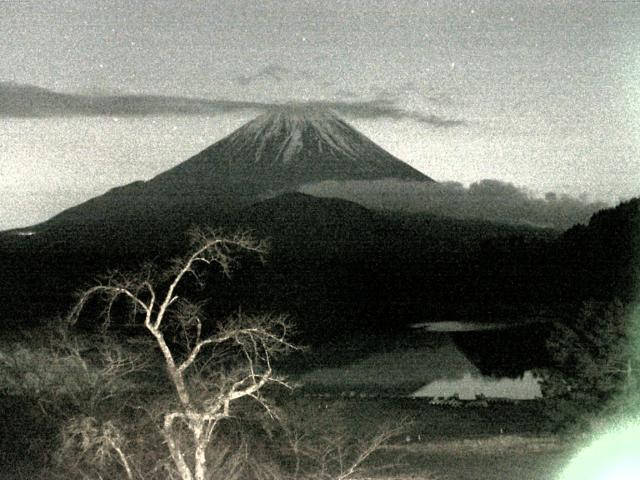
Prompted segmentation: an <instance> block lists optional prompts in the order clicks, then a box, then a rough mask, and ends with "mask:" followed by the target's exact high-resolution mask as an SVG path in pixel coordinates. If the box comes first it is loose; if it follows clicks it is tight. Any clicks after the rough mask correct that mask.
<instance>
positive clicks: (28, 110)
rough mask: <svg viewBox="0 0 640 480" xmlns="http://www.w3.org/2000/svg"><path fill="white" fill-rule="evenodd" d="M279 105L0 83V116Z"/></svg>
mask: <svg viewBox="0 0 640 480" xmlns="http://www.w3.org/2000/svg"><path fill="white" fill-rule="evenodd" d="M290 104H292V105H297V106H302V107H305V106H308V107H312V108H321V109H329V110H334V111H335V112H336V113H338V114H341V115H344V116H347V117H350V118H354V119H374V118H388V119H394V120H401V119H408V120H413V121H416V122H419V123H423V124H427V125H431V126H435V127H453V126H458V125H462V124H464V121H462V120H456V119H447V118H441V117H438V116H435V115H431V114H426V113H422V112H418V111H413V110H406V109H403V108H401V107H399V106H398V105H396V104H395V103H394V102H393V101H391V100H370V101H311V102H298V103H295V102H290ZM282 106H283V104H282V103H275V102H252V101H242V100H229V99H211V100H210V99H204V98H188V97H174V96H163V95H125V94H118V95H80V94H67V93H58V92H54V91H51V90H47V89H45V88H40V87H36V86H33V85H23V84H17V83H12V82H0V117H5V118H6V117H14V118H29V117H72V116H87V117H90V116H93V117H95V116H146V115H163V114H178V115H214V114H220V113H228V112H238V111H253V112H267V111H269V110H271V109H274V108H282Z"/></svg>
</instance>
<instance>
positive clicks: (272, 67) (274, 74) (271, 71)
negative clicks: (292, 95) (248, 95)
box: [234, 63, 291, 86]
mask: <svg viewBox="0 0 640 480" xmlns="http://www.w3.org/2000/svg"><path fill="white" fill-rule="evenodd" d="M290 73H291V70H289V69H288V68H286V67H283V66H282V65H278V64H276V63H271V64H269V65H267V66H266V67H264V68H261V69H260V70H258V71H257V72H256V73H254V74H253V75H239V76H237V77H235V79H234V80H235V81H236V83H238V84H239V85H243V86H244V85H250V84H252V83H254V82H256V81H258V80H264V79H267V80H275V81H276V82H280V81H282V80H283V79H284V77H286V76H287V75H289V74H290Z"/></svg>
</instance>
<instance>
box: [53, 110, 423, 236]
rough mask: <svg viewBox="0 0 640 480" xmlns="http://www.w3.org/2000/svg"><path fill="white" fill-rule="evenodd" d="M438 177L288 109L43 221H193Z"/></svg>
mask: <svg viewBox="0 0 640 480" xmlns="http://www.w3.org/2000/svg"><path fill="white" fill-rule="evenodd" d="M381 178H397V179H411V180H418V181H433V180H431V179H430V178H429V177H427V176H426V175H424V174H422V173H420V172H419V171H418V170H415V169H414V168H412V167H410V166H409V165H407V164H406V163H404V162H402V161H401V160H399V159H397V158H396V157H394V156H393V155H391V154H390V153H388V152H386V151H385V150H384V149H382V148H381V147H379V146H378V145H376V144H375V143H373V142H372V141H371V140H369V139H368V138H367V137H365V136H364V135H362V134H361V133H359V132H358V131H357V130H355V129H354V128H352V127H351V126H349V125H348V124H347V123H345V122H344V121H342V120H341V119H339V118H338V117H336V116H335V115H334V114H332V113H330V112H326V111H321V110H304V109H301V108H295V107H287V108H284V107H283V108H282V109H280V110H276V111H273V112H270V113H267V114H264V115H261V116H260V117H258V118H256V119H255V120H253V121H251V122H249V123H247V124H246V125H244V126H242V127H241V128H239V129H238V130H236V131H235V132H233V133H232V134H231V135H229V136H227V137H225V138H223V139H222V140H220V141H218V142H217V143H215V144H213V145H211V146H210V147H208V148H207V149H205V150H203V151H202V152H200V153H198V154H197V155H195V156H194V157H192V158H190V159H188V160H186V161H184V162H182V163H181V164H179V165H177V166H175V167H174V168H172V169H170V170H167V171H166V172H163V173H161V174H159V175H158V176H156V177H154V178H152V179H151V180H149V181H139V182H134V183H131V184H129V185H125V186H122V187H118V188H114V189H112V190H110V191H109V192H107V193H105V194H104V195H101V196H99V197H96V198H93V199H91V200H89V201H87V202H85V203H83V204H80V205H78V206H76V207H73V208H70V209H68V210H66V211H64V212H62V213H61V214H59V215H57V216H55V217H53V218H52V219H51V220H49V221H48V222H45V224H44V225H64V224H73V225H83V224H93V225H95V224H96V223H100V224H104V223H114V224H124V223H132V224H133V223H136V222H142V223H144V224H145V225H146V226H151V225H152V224H154V223H155V224H158V223H165V224H168V223H171V222H175V221H178V222H181V221H182V220H183V219H185V218H187V219H188V220H189V223H201V221H202V220H203V219H206V220H208V219H209V217H210V214H211V212H212V211H213V210H217V211H223V210H234V209H237V208H239V207H243V206H245V205H248V204H250V203H253V202H255V201H256V200H258V199H260V198H264V197H265V196H270V195H272V194H274V193H278V192H282V191H291V190H295V189H296V188H297V187H299V186H301V185H303V184H306V183H313V182H319V181H323V180H363V179H381Z"/></svg>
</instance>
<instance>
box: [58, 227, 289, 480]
mask: <svg viewBox="0 0 640 480" xmlns="http://www.w3.org/2000/svg"><path fill="white" fill-rule="evenodd" d="M193 239H194V242H193V248H192V250H191V252H192V253H190V254H188V255H186V256H184V257H181V258H178V259H177V260H176V261H175V262H174V263H173V266H172V267H171V268H169V269H167V270H166V271H164V272H160V274H158V272H155V271H154V269H153V268H151V267H146V268H143V269H142V271H141V272H140V273H138V274H136V275H121V274H118V273H113V274H110V275H108V276H106V277H105V278H104V279H103V280H102V281H101V282H100V283H99V284H98V285H96V286H93V287H91V288H89V289H87V290H85V291H83V292H82V293H81V294H80V296H79V299H78V302H77V304H76V305H75V307H74V308H73V310H72V311H71V313H70V314H69V320H70V323H71V324H74V323H76V322H77V321H78V319H79V317H80V315H81V313H82V312H83V311H85V310H86V308H87V305H88V304H89V303H90V302H92V301H94V300H95V299H98V300H100V301H102V302H103V304H104V305H105V309H104V311H103V316H104V325H105V326H108V325H109V322H110V319H111V314H112V311H113V309H114V305H116V304H118V305H119V303H118V302H120V301H121V300H123V299H124V300H125V301H126V302H127V305H129V306H130V308H129V309H128V310H129V312H130V314H131V321H133V322H134V323H136V324H139V325H142V326H143V327H144V329H146V331H147V332H148V334H150V335H151V337H152V338H153V341H154V343H155V345H156V346H157V347H158V349H159V350H160V352H161V354H162V359H163V363H164V368H165V370H166V373H167V377H168V380H169V382H170V384H171V386H172V389H173V391H174V397H175V398H176V400H177V401H176V402H174V404H173V405H167V406H166V410H165V411H164V412H163V413H162V422H161V425H160V429H161V432H162V436H163V438H164V442H165V443H166V445H167V447H168V450H169V454H170V458H171V461H172V463H173V466H174V467H175V470H176V471H177V473H178V475H179V478H180V479H181V480H204V479H205V478H209V475H210V472H209V471H208V470H209V464H208V459H207V451H208V448H209V447H210V444H211V443H212V441H213V440H214V438H215V435H214V434H215V432H216V430H217V427H218V426H219V425H220V422H221V421H222V420H224V419H227V418H230V417H231V416H232V415H233V412H232V407H233V406H234V405H236V404H237V403H238V401H239V400H241V399H252V400H255V401H256V402H258V404H260V405H261V406H262V407H264V409H265V410H266V412H267V413H268V414H269V415H271V416H276V410H275V409H274V408H273V407H272V405H271V404H270V403H269V402H268V401H267V399H266V398H265V397H264V396H263V394H262V393H263V392H262V390H263V389H264V387H265V386H267V385H268V384H272V383H277V384H280V385H284V386H287V384H286V382H285V381H284V380H283V379H281V378H278V377H277V376H276V375H275V374H274V371H273V366H272V359H273V357H274V355H278V354H280V353H284V352H286V351H288V350H290V349H293V348H295V346H294V345H292V344H291V343H290V342H289V340H288V339H287V338H288V334H289V330H290V326H289V325H288V322H287V320H286V318H285V317H284V316H273V315H258V316H255V315H253V316H246V315H243V314H241V313H238V314H236V315H234V316H233V317H231V318H229V319H228V320H227V321H226V322H224V323H220V324H218V325H217V328H215V329H211V328H209V327H208V323H207V322H205V318H204V313H203V308H202V305H200V304H198V303H195V302H192V301H189V300H187V299H186V298H184V297H183V296H182V294H181V291H182V290H183V289H184V287H185V285H184V284H185V283H187V279H188V278H190V279H192V280H195V281H196V282H197V283H198V284H201V283H202V279H201V275H202V274H203V273H205V271H206V270H207V268H209V267H214V266H217V267H218V268H219V269H220V270H221V271H222V273H223V274H225V275H229V274H230V271H231V267H232V265H233V259H234V255H235V254H237V253H238V252H251V253H253V254H256V255H259V256H262V255H264V253H265V252H266V245H265V244H264V243H263V242H258V241H256V240H254V239H253V238H252V237H251V236H249V235H247V234H244V233H238V234H235V235H232V236H222V235H220V234H218V233H216V232H211V231H208V232H196V233H195V234H194V236H193ZM175 340H177V341H175ZM238 360H239V361H238ZM91 426H92V428H94V427H95V426H94V425H93V424H92V425H91ZM108 427H109V428H108V429H107V430H105V431H106V432H107V433H108V434H109V435H106V434H104V432H102V431H101V432H100V435H97V436H98V437H100V438H101V442H100V447H101V448H105V446H106V447H109V446H111V448H112V449H113V450H114V452H115V457H116V458H117V460H118V461H119V463H120V464H121V465H122V467H123V468H124V470H125V471H126V474H127V477H128V478H132V475H133V473H132V470H133V469H132V467H131V466H130V465H129V462H128V460H127V456H126V453H125V452H124V450H123V448H122V445H123V441H122V440H121V439H120V437H119V436H118V435H115V434H114V432H116V430H115V428H112V427H111V425H108ZM185 432H186V435H185ZM114 439H117V440H118V441H117V442H115V441H114ZM116 447H117V448H116ZM221 448H222V447H221Z"/></svg>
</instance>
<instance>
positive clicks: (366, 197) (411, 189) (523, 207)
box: [299, 179, 607, 230]
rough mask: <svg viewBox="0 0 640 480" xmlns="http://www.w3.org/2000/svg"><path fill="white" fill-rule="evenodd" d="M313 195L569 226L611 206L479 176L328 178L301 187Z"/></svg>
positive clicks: (375, 205)
mask: <svg viewBox="0 0 640 480" xmlns="http://www.w3.org/2000/svg"><path fill="white" fill-rule="evenodd" d="M299 190H300V191H301V192H304V193H308V194H310V195H317V196H323V197H337V198H344V199H347V200H352V201H354V202H358V203H360V204H362V205H366V206H368V207H370V208H375V209H390V210H402V211H406V212H423V213H430V214H434V215H442V216H446V217H454V218H461V219H462V218H475V219H482V220H487V221H493V222H502V223H510V224H523V225H532V226H538V227H546V228H555V229H561V230H565V229H567V228H570V227H572V226H573V225H576V224H585V223H587V222H588V221H589V218H590V217H591V215H593V214H594V213H595V212H597V211H599V210H602V209H603V208H606V207H607V204H605V203H603V202H590V201H587V200H582V199H579V198H575V197H570V196H568V195H557V194H555V193H552V192H550V193H547V194H546V195H545V197H544V198H540V197H535V196H533V195H532V194H531V193H530V192H528V191H526V190H525V189H522V188H518V187H516V186H514V185H513V184H511V183H507V182H502V181H500V180H481V181H479V182H475V183H472V184H471V185H470V186H469V187H465V186H464V185H462V184H461V183H457V182H439V183H436V182H433V183H425V182H413V181H403V180H396V179H384V180H374V181H342V182H341V181H325V182H319V183H315V184H307V185H304V186H303V187H301V188H300V189H299Z"/></svg>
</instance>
